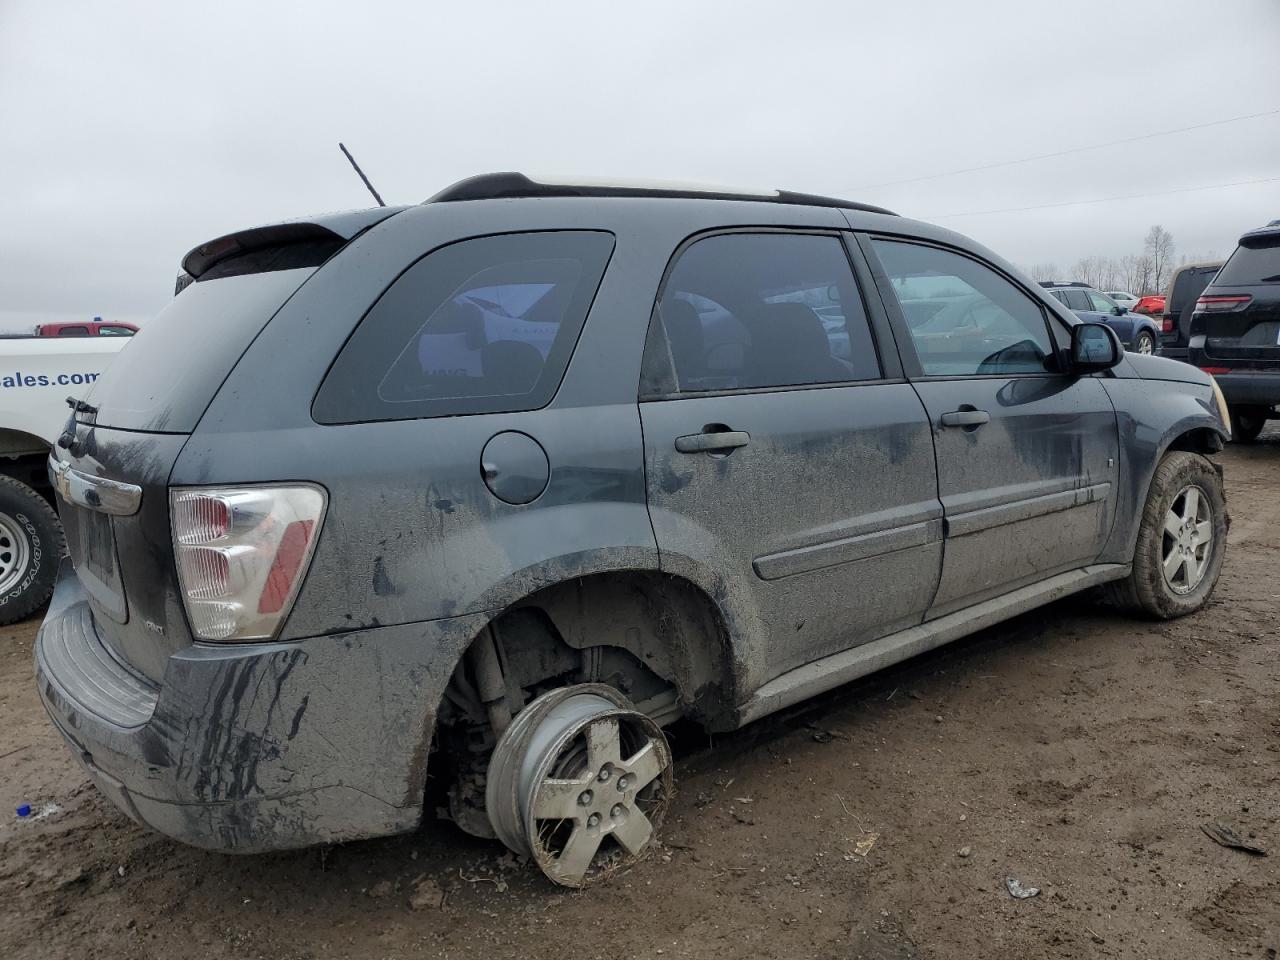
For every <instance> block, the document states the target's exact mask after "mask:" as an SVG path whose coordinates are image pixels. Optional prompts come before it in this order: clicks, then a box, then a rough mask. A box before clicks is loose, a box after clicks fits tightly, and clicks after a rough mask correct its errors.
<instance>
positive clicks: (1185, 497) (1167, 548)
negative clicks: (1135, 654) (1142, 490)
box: [1109, 451, 1227, 620]
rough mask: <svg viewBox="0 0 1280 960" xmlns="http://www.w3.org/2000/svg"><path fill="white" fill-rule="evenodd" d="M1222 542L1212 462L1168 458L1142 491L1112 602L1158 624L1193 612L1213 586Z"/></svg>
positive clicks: (1222, 508)
mask: <svg viewBox="0 0 1280 960" xmlns="http://www.w3.org/2000/svg"><path fill="white" fill-rule="evenodd" d="M1226 542H1227V504H1226V498H1225V495H1224V493H1223V489H1222V478H1221V477H1220V476H1218V472H1217V471H1216V470H1215V469H1214V467H1213V464H1211V463H1210V462H1209V461H1208V460H1206V459H1205V458H1204V457H1202V456H1200V455H1199V454H1196V453H1187V452H1185V451H1174V452H1172V453H1170V454H1167V455H1166V456H1165V458H1164V459H1163V460H1161V461H1160V464H1159V466H1157V467H1156V472H1155V476H1154V477H1153V478H1152V480H1151V488H1150V490H1149V491H1148V492H1147V502H1146V505H1145V507H1144V508H1143V511H1142V521H1141V526H1140V527H1139V530H1138V543H1137V547H1136V548H1135V550H1134V554H1133V570H1132V572H1131V573H1130V574H1129V576H1128V577H1127V578H1125V579H1124V580H1121V581H1118V582H1117V583H1114V584H1111V585H1110V590H1109V593H1110V596H1111V599H1112V600H1114V601H1117V602H1119V604H1120V605H1121V606H1125V607H1129V608H1131V609H1136V610H1141V611H1143V612H1144V613H1147V614H1148V615H1150V616H1153V617H1157V618H1159V619H1161V620H1169V619H1172V618H1174V617H1181V616H1185V615H1186V614H1188V613H1194V612H1195V611H1196V610H1199V609H1200V608H1201V607H1202V606H1204V604H1205V601H1206V600H1208V599H1209V597H1210V595H1211V594H1212V593H1213V588H1214V587H1215V586H1216V585H1217V582H1218V574H1219V573H1220V572H1221V570H1222V558H1223V554H1224V551H1225V549H1226Z"/></svg>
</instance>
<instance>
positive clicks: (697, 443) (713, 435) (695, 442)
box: [676, 430, 751, 453]
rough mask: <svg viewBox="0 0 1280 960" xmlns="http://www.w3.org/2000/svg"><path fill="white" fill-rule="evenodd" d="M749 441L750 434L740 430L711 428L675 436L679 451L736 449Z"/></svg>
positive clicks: (695, 451)
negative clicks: (711, 429) (701, 431)
mask: <svg viewBox="0 0 1280 960" xmlns="http://www.w3.org/2000/svg"><path fill="white" fill-rule="evenodd" d="M750 442H751V434H749V433H743V432H742V431H741V430H713V431H707V432H703V433H690V434H688V435H686V436H683V437H676V449H677V450H678V451H680V452H681V453H711V452H714V451H717V450H736V449H738V447H745V446H746V445H747V444H748V443H750Z"/></svg>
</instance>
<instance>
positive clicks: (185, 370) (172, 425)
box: [82, 267, 315, 433]
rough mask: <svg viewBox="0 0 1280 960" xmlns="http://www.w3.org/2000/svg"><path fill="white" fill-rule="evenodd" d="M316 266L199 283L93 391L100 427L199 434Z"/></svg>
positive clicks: (133, 342) (134, 342)
mask: <svg viewBox="0 0 1280 960" xmlns="http://www.w3.org/2000/svg"><path fill="white" fill-rule="evenodd" d="M314 272H315V269H314V268H313V267H307V268H303V269H297V270H278V271H273V272H270V273H253V274H246V275H242V276H230V277H225V278H223V279H221V280H201V281H200V282H199V283H193V284H191V285H190V286H188V287H187V288H186V289H184V290H183V291H182V293H180V294H178V296H176V297H175V298H174V299H173V300H172V301H171V302H170V304H169V305H168V306H167V307H165V308H164V309H163V310H161V311H160V312H159V313H158V314H156V316H155V317H154V318H153V319H152V320H150V321H148V322H147V324H146V325H145V326H144V327H143V328H142V329H141V330H139V331H138V332H137V334H136V335H135V336H133V337H131V338H130V339H129V343H128V345H127V346H125V347H124V349H122V350H121V351H120V353H119V354H117V355H116V356H115V357H114V358H113V359H112V360H111V362H110V363H109V364H108V365H107V369H106V370H105V371H103V374H102V376H101V377H99V378H98V380H97V382H96V383H94V385H93V387H92V388H91V389H90V391H89V394H88V396H87V397H85V398H82V399H87V400H88V401H89V402H90V403H92V404H93V405H95V406H96V407H97V408H98V416H97V422H98V423H99V424H101V425H102V426H108V427H120V428H122V429H126V430H150V431H155V432H159V433H187V432H189V431H191V430H193V429H195V425H196V422H197V421H198V420H199V419H200V416H201V414H203V413H204V410H205V408H206V407H207V406H208V405H209V401H210V400H212V399H213V395H214V393H216V392H217V390H218V387H219V386H221V384H222V381H223V380H225V379H226V376H227V374H228V373H230V372H231V368H232V367H234V366H235V364H236V361H237V360H239V359H240V355H241V354H243V353H244V351H245V348H247V347H248V346H249V344H250V342H252V340H253V338H254V337H256V336H257V335H258V333H259V332H261V330H262V328H263V327H264V326H266V323H267V321H268V320H270V319H271V318H272V316H274V315H275V313H276V311H277V310H279V309H280V307H281V306H282V305H283V304H284V303H285V301H286V300H288V299H289V297H291V296H292V295H293V293H294V291H295V290H297V289H298V287H300V286H301V285H302V282H303V281H304V280H306V279H307V277H309V276H311V274H312V273H314Z"/></svg>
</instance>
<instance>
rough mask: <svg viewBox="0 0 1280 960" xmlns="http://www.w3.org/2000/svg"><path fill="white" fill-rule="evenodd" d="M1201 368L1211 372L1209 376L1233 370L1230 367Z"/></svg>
mask: <svg viewBox="0 0 1280 960" xmlns="http://www.w3.org/2000/svg"><path fill="white" fill-rule="evenodd" d="M1200 369H1201V370H1203V371H1204V372H1205V373H1207V374H1209V376H1216V375H1217V374H1219V373H1230V372H1231V369H1230V368H1229V367H1201V368H1200Z"/></svg>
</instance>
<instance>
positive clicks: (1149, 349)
mask: <svg viewBox="0 0 1280 960" xmlns="http://www.w3.org/2000/svg"><path fill="white" fill-rule="evenodd" d="M1133 352H1134V353H1148V354H1150V353H1155V352H1156V338H1155V337H1154V336H1153V335H1152V333H1151V331H1150V330H1139V331H1138V335H1137V336H1136V337H1134V338H1133Z"/></svg>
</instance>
